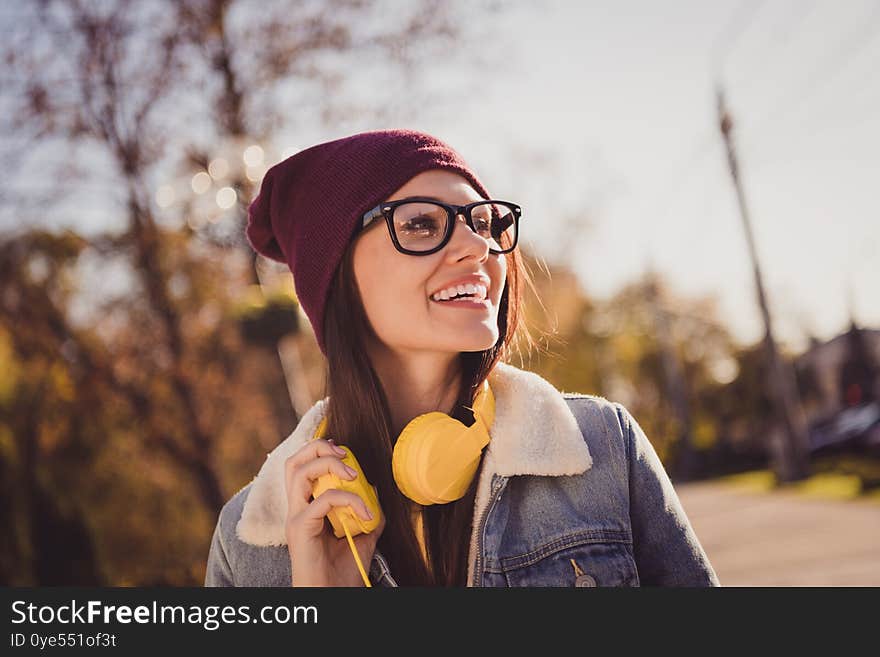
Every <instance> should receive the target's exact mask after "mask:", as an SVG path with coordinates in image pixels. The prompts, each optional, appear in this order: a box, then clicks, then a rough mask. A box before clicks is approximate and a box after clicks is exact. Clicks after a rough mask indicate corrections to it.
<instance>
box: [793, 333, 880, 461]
mask: <svg viewBox="0 0 880 657" xmlns="http://www.w3.org/2000/svg"><path fill="white" fill-rule="evenodd" d="M794 363H795V369H796V371H797V376H798V381H799V383H800V385H799V388H800V391H801V402H802V404H803V408H804V412H805V414H806V417H807V421H808V423H809V435H810V445H811V448H812V449H814V450H816V449H822V448H826V447H829V446H832V445H843V444H860V445H868V446H871V447H878V448H880V330H878V329H868V328H863V327H860V326H858V325H857V324H856V322H855V321H852V322H851V323H850V328H849V330H848V331H847V332H845V333H843V334H841V335H838V336H836V337H834V338H832V339H830V340H828V341H826V342H822V341H819V340H816V339H815V338H814V339H812V340H811V342H810V347H809V348H808V349H807V351H805V352H804V353H803V354H801V355H800V356H798V357H796V358H795V361H794Z"/></svg>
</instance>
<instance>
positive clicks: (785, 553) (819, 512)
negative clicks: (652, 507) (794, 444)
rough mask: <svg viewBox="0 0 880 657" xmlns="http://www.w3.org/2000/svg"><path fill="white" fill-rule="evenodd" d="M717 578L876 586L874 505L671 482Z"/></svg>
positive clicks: (879, 559)
mask: <svg viewBox="0 0 880 657" xmlns="http://www.w3.org/2000/svg"><path fill="white" fill-rule="evenodd" d="M675 489H676V491H677V492H678V495H679V497H680V499H681V502H682V505H683V506H684V508H685V512H686V513H687V515H688V518H690V521H691V524H692V525H693V527H694V530H695V531H696V532H697V536H698V537H699V539H700V542H701V543H702V544H703V548H704V549H705V550H706V553H707V554H708V555H709V560H710V561H711V562H712V566H713V567H714V568H715V572H716V573H717V574H718V579H719V580H720V581H721V585H722V586H880V505H878V504H877V503H876V502H869V501H860V500H857V501H837V500H819V499H811V498H805V497H803V496H800V495H797V494H794V493H789V492H772V493H758V492H751V491H745V490H741V489H739V488H737V487H735V486H732V485H730V484H720V483H714V482H699V483H690V484H677V485H676V486H675Z"/></svg>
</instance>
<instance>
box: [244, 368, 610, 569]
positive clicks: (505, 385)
mask: <svg viewBox="0 0 880 657" xmlns="http://www.w3.org/2000/svg"><path fill="white" fill-rule="evenodd" d="M489 385H490V386H491V387H492V392H493V394H494V396H495V420H494V421H493V423H492V426H491V427H490V430H489V435H490V437H491V440H490V442H489V446H488V447H487V448H486V450H487V451H486V454H485V456H484V457H483V466H482V468H481V470H480V475H479V477H480V480H479V482H478V484H477V494H476V500H475V504H474V518H479V517H481V514H482V512H483V509H484V508H485V506H486V504H487V503H488V497H489V483H490V482H491V480H492V475H493V474H498V475H501V476H505V477H507V476H512V475H546V476H558V475H573V474H580V473H582V472H585V471H586V470H588V469H589V468H590V467H591V466H592V464H593V459H592V456H591V455H590V452H589V449H588V448H587V444H586V442H585V441H584V438H583V434H582V433H581V430H580V427H579V426H578V423H577V420H576V419H575V417H574V415H573V414H572V413H571V411H570V410H569V408H568V404H566V402H565V400H564V399H563V396H562V393H560V392H559V391H558V390H557V389H556V388H555V387H554V386H553V385H552V384H551V383H549V382H548V381H546V380H545V379H543V378H542V377H541V376H539V375H538V374H535V373H534V372H529V371H527V370H522V369H519V368H517V367H514V366H513V365H509V364H507V363H501V362H499V363H497V364H496V366H495V368H494V369H493V370H492V372H491V373H490V374H489ZM328 399H329V398H328V397H325V398H324V399H322V400H320V401H318V402H316V403H315V405H314V406H312V408H311V409H309V410H308V411H307V412H306V414H305V415H303V417H302V419H301V420H300V422H299V424H298V425H297V427H296V429H294V431H293V433H291V434H290V436H288V437H287V438H286V439H285V440H284V441H283V442H282V443H280V444H279V445H278V446H277V447H275V449H273V450H272V452H271V453H269V454H268V455H267V456H266V461H265V462H264V463H263V466H262V467H261V468H260V471H259V473H257V476H256V477H254V480H253V481H252V482H251V483H252V485H251V490H250V493H249V494H248V497H247V499H246V500H245V503H244V507H243V509H242V513H241V519H240V520H239V522H238V524H237V525H236V535H237V536H238V537H239V538H240V539H241V540H242V541H244V542H245V543H249V544H251V545H257V546H269V545H276V546H280V545H286V544H287V539H286V537H285V531H284V527H285V518H286V516H287V495H286V491H285V485H284V463H285V461H286V460H287V457H289V456H290V455H291V454H293V453H294V452H296V451H297V449H299V447H300V446H302V445H303V444H305V443H306V442H308V441H309V440H310V439H311V438H312V436H313V435H314V433H315V430H316V429H317V427H318V424H319V423H320V421H321V420H322V419H323V417H324V414H325V409H326V407H327V406H326V405H327V402H328ZM476 528H477V527H476V523H474V533H475V532H476ZM474 538H475V537H474V536H472V540H471V559H470V561H471V567H472V566H473V559H474V546H475V541H474ZM469 581H470V579H469Z"/></svg>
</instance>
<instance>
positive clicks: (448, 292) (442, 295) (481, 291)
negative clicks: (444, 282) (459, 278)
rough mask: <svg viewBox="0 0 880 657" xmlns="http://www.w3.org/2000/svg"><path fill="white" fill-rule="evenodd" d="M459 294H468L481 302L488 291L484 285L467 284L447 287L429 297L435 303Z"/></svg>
mask: <svg viewBox="0 0 880 657" xmlns="http://www.w3.org/2000/svg"><path fill="white" fill-rule="evenodd" d="M461 294H469V295H472V296H474V297H475V298H476V300H478V301H483V300H485V299H486V297H487V295H488V290H487V289H486V286H485V285H480V284H477V285H474V284H473V283H467V284H463V285H458V286H454V287H448V288H446V289H445V290H440V291H439V292H435V293H434V294H432V295H431V298H432V299H434V300H435V301H446V300H449V299H450V298H451V297H454V296H457V295H461Z"/></svg>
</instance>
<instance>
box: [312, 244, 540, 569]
mask: <svg viewBox="0 0 880 657" xmlns="http://www.w3.org/2000/svg"><path fill="white" fill-rule="evenodd" d="M354 244H355V240H352V242H351V243H350V244H349V247H348V249H347V251H346V253H345V255H344V256H343V259H342V261H341V263H340V265H339V268H338V269H337V271H336V273H335V275H334V279H333V281H332V283H331V286H330V292H329V295H328V299H327V304H326V311H325V316H324V331H325V335H324V338H325V339H324V344H325V348H326V355H327V360H326V366H327V370H326V372H325V379H324V380H325V391H324V396H325V397H326V396H329V398H330V401H329V407H328V411H327V417H328V419H327V433H326V435H327V436H328V437H330V438H334V437H335V440H336V442H338V443H340V444H345V445H347V446H349V447H351V449H352V451H353V452H354V454H355V455H356V456H357V458H358V461H359V462H360V464H361V466H362V467H363V469H364V474H365V475H366V476H367V479H368V480H369V481H370V483H372V484H373V485H374V486H376V488H377V489H378V491H379V503H380V504H381V506H382V510H383V512H384V513H385V517H386V525H385V529H384V531H383V532H382V536H381V537H380V539H379V542H378V546H377V547H378V549H379V551H380V552H381V553H382V555H383V556H384V557H385V558H386V560H387V561H388V564H389V568H390V570H391V574H392V576H393V577H394V578H395V580H396V581H397V583H398V584H400V585H402V586H432V585H436V586H465V585H466V584H467V582H466V579H467V568H468V551H469V544H470V536H471V532H470V530H471V522H472V520H473V511H474V498H475V495H476V488H477V482H478V480H479V477H478V476H475V477H474V479H473V481H472V482H471V485H470V488H469V489H468V491H467V493H466V494H465V495H464V497H462V498H461V499H459V500H456V501H455V502H450V503H449V504H435V505H431V506H426V507H425V508H424V512H423V522H424V532H425V547H426V551H427V556H428V564H429V565H428V566H427V567H426V566H425V563H424V561H423V560H422V556H421V550H420V548H419V544H418V540H417V538H416V531H415V527H414V526H413V522H412V516H411V509H412V503H411V502H410V500H409V499H408V498H406V497H405V496H404V495H403V493H401V492H400V491H399V490H398V488H397V484H396V483H395V482H394V477H393V475H392V472H391V456H392V452H393V449H394V443H395V441H396V439H397V436H393V435H392V430H391V412H390V408H389V405H388V399H387V397H386V395H385V391H384V389H383V387H382V384H381V381H380V380H379V377H378V375H377V374H376V371H375V370H374V368H373V366H372V363H371V362H370V359H369V357H368V356H367V349H366V340H367V337H368V336H370V335H375V333H374V332H373V330H372V327H371V326H370V324H369V321H368V319H367V316H366V312H365V310H364V307H363V303H362V300H361V297H360V293H359V291H358V289H357V284H356V281H355V278H354V271H353V267H352V260H353V252H354ZM504 257H505V258H506V259H507V280H506V282H505V284H504V289H503V291H502V294H501V301H500V304H499V309H498V329H499V336H498V341H497V342H496V343H495V345H493V346H492V347H491V348H490V349H487V350H484V351H478V352H462V353H461V354H460V359H461V370H462V377H461V389H460V390H459V394H458V398H457V400H456V403H455V407H454V408H455V409H456V410H455V411H454V412H453V417H457V418H458V419H460V420H462V421H464V422H465V423H466V424H469V422H470V418H467V417H462V416H461V415H459V412H460V411H461V407H462V406H464V405H466V406H470V405H471V404H473V401H474V397H475V395H476V393H477V391H478V390H479V387H480V385H481V384H482V383H483V381H484V380H485V379H486V378H487V377H488V376H489V373H490V372H491V371H492V369H493V368H494V367H495V365H496V363H497V362H498V361H499V360H502V359H506V358H507V356H508V354H509V350H510V348H511V344H512V343H513V342H514V338H515V334H516V333H517V328H518V326H519V325H520V322H521V304H522V298H523V296H522V284H523V282H526V283H528V284H529V285H530V286H531V288H532V289H533V290H534V284H533V283H532V279H531V277H530V274H529V272H528V270H527V268H526V267H525V265H524V262H523V259H522V256H521V255H520V253H519V249H514V250H513V251H512V252H510V253H507V254H505V256H504ZM526 339H527V340H528V342H529V344H531V342H532V341H531V337H530V336H528V334H527V335H526ZM464 413H465V414H467V413H468V412H467V411H464ZM481 465H482V464H481Z"/></svg>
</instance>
